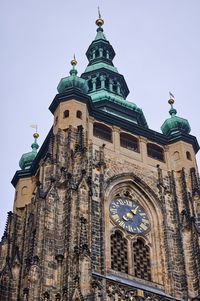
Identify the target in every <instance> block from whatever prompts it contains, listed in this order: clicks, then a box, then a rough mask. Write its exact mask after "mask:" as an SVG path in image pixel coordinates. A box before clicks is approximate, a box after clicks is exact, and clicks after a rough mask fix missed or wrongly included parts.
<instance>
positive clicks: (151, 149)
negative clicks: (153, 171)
mask: <svg viewBox="0 0 200 301" xmlns="http://www.w3.org/2000/svg"><path fill="white" fill-rule="evenodd" d="M147 154H148V156H149V157H151V158H153V159H156V160H160V161H163V162H164V151H163V148H162V147H160V146H158V145H156V144H153V143H148V144H147Z"/></svg>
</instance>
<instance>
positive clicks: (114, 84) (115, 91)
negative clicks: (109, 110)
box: [113, 81, 117, 93]
mask: <svg viewBox="0 0 200 301" xmlns="http://www.w3.org/2000/svg"><path fill="white" fill-rule="evenodd" d="M113 92H114V93H117V83H116V82H115V81H114V82H113Z"/></svg>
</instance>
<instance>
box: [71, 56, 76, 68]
mask: <svg viewBox="0 0 200 301" xmlns="http://www.w3.org/2000/svg"><path fill="white" fill-rule="evenodd" d="M71 65H72V66H76V65H77V60H76V58H75V56H74V58H73V60H71Z"/></svg>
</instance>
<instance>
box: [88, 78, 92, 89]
mask: <svg viewBox="0 0 200 301" xmlns="http://www.w3.org/2000/svg"><path fill="white" fill-rule="evenodd" d="M92 89H93V85H92V80H91V79H90V80H89V81H88V92H91V91H92Z"/></svg>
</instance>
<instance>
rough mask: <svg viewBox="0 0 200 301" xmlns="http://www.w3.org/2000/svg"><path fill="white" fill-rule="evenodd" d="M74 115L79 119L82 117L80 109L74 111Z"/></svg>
mask: <svg viewBox="0 0 200 301" xmlns="http://www.w3.org/2000/svg"><path fill="white" fill-rule="evenodd" d="M76 117H77V118H79V119H82V112H81V111H77V112H76Z"/></svg>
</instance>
